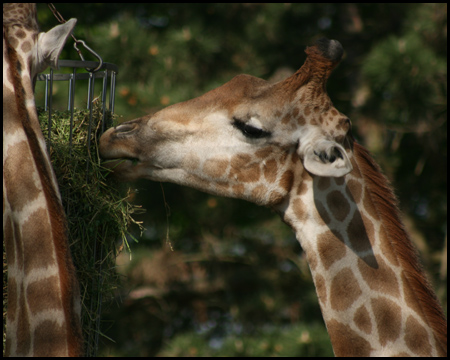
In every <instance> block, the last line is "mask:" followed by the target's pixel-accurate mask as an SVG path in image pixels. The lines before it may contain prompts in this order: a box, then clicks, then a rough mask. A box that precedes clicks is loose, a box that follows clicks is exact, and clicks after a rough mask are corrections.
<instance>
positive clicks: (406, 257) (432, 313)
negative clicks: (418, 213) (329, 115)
mask: <svg viewBox="0 0 450 360" xmlns="http://www.w3.org/2000/svg"><path fill="white" fill-rule="evenodd" d="M354 155H355V158H356V162H357V163H358V165H359V168H360V171H361V173H362V175H363V178H364V182H365V184H366V186H367V188H368V190H369V193H370V196H371V199H372V201H373V203H374V205H375V208H376V210H377V212H378V214H379V216H380V219H381V222H382V224H383V226H384V227H385V229H386V233H387V234H389V241H390V243H391V246H392V248H393V250H394V253H395V254H397V259H398V261H399V263H400V266H401V267H402V269H403V270H404V275H405V278H406V281H407V283H408V285H409V286H410V288H411V289H412V290H413V291H414V292H415V294H416V295H417V297H416V299H417V302H418V305H419V308H420V309H421V310H422V312H423V314H424V316H425V319H426V320H427V322H428V323H429V325H430V327H431V328H432V330H433V334H434V337H435V339H436V342H437V343H438V344H439V345H440V347H441V349H443V350H444V351H445V353H447V323H446V320H445V317H444V314H443V311H442V308H441V306H440V304H439V301H438V300H437V298H436V295H435V293H434V291H433V290H432V287H431V285H430V283H429V281H428V279H427V277H426V275H425V272H424V270H423V267H422V265H421V263H420V261H419V257H418V254H417V251H416V249H415V247H414V246H413V244H412V242H411V240H410V238H409V235H408V234H407V232H406V230H405V228H404V226H403V223H402V221H401V215H400V210H399V208H398V201H397V198H396V196H395V194H394V192H393V190H392V187H391V185H390V182H389V180H388V179H387V178H386V176H385V175H384V174H383V173H382V171H381V169H380V167H379V165H378V164H377V163H376V162H375V161H374V160H373V158H372V156H371V155H370V153H369V152H368V151H367V150H366V149H365V148H364V147H362V146H361V145H359V144H358V143H356V142H355V143H354Z"/></svg>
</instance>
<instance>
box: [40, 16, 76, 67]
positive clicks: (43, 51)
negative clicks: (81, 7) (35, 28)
mask: <svg viewBox="0 0 450 360" xmlns="http://www.w3.org/2000/svg"><path fill="white" fill-rule="evenodd" d="M76 23H77V19H70V20H68V21H67V22H66V23H64V24H61V25H58V26H55V27H54V28H53V29H51V30H50V31H47V32H46V33H40V34H39V39H38V46H37V47H36V50H37V54H36V59H35V61H34V63H35V64H37V65H36V69H35V73H36V74H37V73H39V72H41V71H44V70H45V69H46V68H47V66H51V67H52V68H54V69H56V68H58V58H59V55H60V54H61V51H62V49H63V47H64V44H65V43H66V40H67V38H68V37H69V35H70V34H71V33H72V30H73V28H74V27H75V24H76Z"/></svg>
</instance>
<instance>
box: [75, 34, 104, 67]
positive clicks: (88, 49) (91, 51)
mask: <svg viewBox="0 0 450 360" xmlns="http://www.w3.org/2000/svg"><path fill="white" fill-rule="evenodd" d="M77 44H81V45H83V46H84V48H85V49H86V50H87V51H89V52H90V53H91V54H92V55H94V56H95V57H96V58H97V59H98V66H97V67H96V68H95V69H88V68H86V70H87V71H89V72H96V71H98V70H100V69H101V67H102V66H103V59H102V57H101V56H100V55H99V54H97V53H96V52H95V51H94V50H92V49H91V48H90V47H89V46H87V45H86V43H85V42H84V40H78V39H77V40H76V41H75V42H74V43H73V47H74V48H75V50H76V51H77V53H78V55H80V58H81V60H83V61H85V60H84V57H83V54H82V53H81V51H80V49H78V47H77Z"/></svg>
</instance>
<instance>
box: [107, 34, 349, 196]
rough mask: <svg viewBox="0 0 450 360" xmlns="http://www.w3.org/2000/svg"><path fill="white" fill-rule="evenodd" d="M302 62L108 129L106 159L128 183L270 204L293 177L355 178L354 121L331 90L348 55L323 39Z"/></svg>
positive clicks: (244, 77)
mask: <svg viewBox="0 0 450 360" xmlns="http://www.w3.org/2000/svg"><path fill="white" fill-rule="evenodd" d="M306 54H307V59H306V61H305V63H304V64H303V66H302V67H301V68H300V69H299V70H298V71H297V72H296V73H295V74H294V75H292V76H291V77H289V78H287V79H286V80H284V81H281V82H278V83H276V84H270V83H268V82H266V81H264V80H262V79H259V78H256V77H253V76H249V75H239V76H236V77H235V78H233V79H232V80H230V81H229V82H227V83H225V84H224V85H222V86H220V87H218V88H216V89H214V90H211V91H209V92H207V93H206V94H204V95H202V96H200V97H198V98H195V99H192V100H189V101H186V102H182V103H178V104H175V105H172V106H169V107H167V108H165V109H163V110H161V111H159V112H157V113H155V114H153V115H148V116H144V117H142V118H139V119H136V120H132V121H129V122H126V123H123V124H121V125H119V126H117V127H116V128H112V129H109V130H108V131H107V132H106V133H105V134H104V135H103V136H102V137H101V139H100V152H101V155H102V156H103V157H104V158H105V159H114V161H111V162H108V163H107V164H108V166H110V167H113V168H114V171H115V172H116V174H117V175H118V176H119V177H121V178H122V179H124V180H134V179H137V178H148V179H151V180H156V181H169V182H174V183H178V184H182V185H187V186H191V187H194V188H198V189H201V190H204V191H207V192H211V193H214V194H218V195H224V196H229V197H237V198H243V199H246V200H249V201H252V202H255V203H258V204H264V205H274V204H276V203H279V202H280V201H281V200H283V198H284V197H285V196H286V195H287V193H288V192H289V191H290V189H291V187H292V184H293V178H294V173H296V172H297V171H303V169H306V170H307V171H308V172H309V173H310V174H313V175H317V176H327V177H330V176H331V177H341V176H344V175H345V174H347V173H349V172H350V171H351V170H352V165H351V163H350V160H349V157H348V155H347V152H346V149H347V150H348V151H349V150H350V145H351V135H350V127H351V126H350V121H349V119H348V118H347V117H346V116H345V115H343V114H341V113H339V112H338V111H337V110H336V109H335V108H334V107H333V105H332V103H331V101H330V98H329V97H328V95H327V93H326V90H325V85H326V81H327V79H328V77H329V75H330V73H331V71H332V70H333V68H334V67H335V66H336V65H337V64H338V62H339V60H340V59H341V57H342V54H343V49H342V46H341V44H340V43H339V42H337V41H335V40H328V39H321V40H319V41H317V42H316V44H315V45H314V46H311V47H308V48H307V49H306Z"/></svg>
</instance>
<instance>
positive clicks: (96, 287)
mask: <svg viewBox="0 0 450 360" xmlns="http://www.w3.org/2000/svg"><path fill="white" fill-rule="evenodd" d="M38 114H39V120H40V124H41V128H42V131H43V133H44V137H45V138H46V141H47V143H48V138H47V136H48V113H47V112H45V111H43V110H42V109H41V110H39V109H38ZM106 117H107V119H105V120H104V121H106V123H111V122H112V121H113V119H112V117H111V114H110V113H108V112H107V114H106ZM73 124H74V125H73V134H72V144H71V145H70V141H69V134H70V111H54V112H53V113H52V128H51V140H50V143H51V147H50V158H51V161H52V165H53V169H54V171H55V174H56V178H57V181H58V185H59V190H60V193H61V197H62V202H63V206H64V209H65V211H66V216H67V222H68V229H69V230H68V231H69V243H70V249H71V253H72V257H73V259H74V263H75V266H76V268H77V276H78V281H79V283H80V291H81V303H82V324H83V336H84V339H85V351H86V355H87V356H89V355H91V356H92V355H94V356H95V354H96V350H97V346H98V336H99V335H102V334H101V332H100V326H99V323H100V307H101V304H102V302H105V301H107V300H111V299H112V297H113V296H114V291H115V289H117V287H118V285H119V275H118V274H117V272H116V271H115V258H116V256H117V254H118V252H120V251H121V250H122V249H123V247H126V248H127V249H128V250H129V245H128V241H127V238H130V237H131V238H132V239H133V240H135V241H137V240H136V239H135V238H134V237H133V236H132V235H131V234H130V233H129V232H128V227H129V226H130V225H131V224H133V223H134V224H137V225H138V226H139V228H140V230H141V231H142V229H143V228H142V225H141V223H140V222H137V221H135V220H134V219H133V217H132V215H133V214H135V213H139V212H143V209H142V208H141V207H139V206H136V205H132V204H130V203H129V202H128V201H127V198H128V195H129V192H130V190H129V189H128V191H127V193H126V195H125V196H124V195H123V191H120V190H119V188H121V187H122V188H123V185H120V184H118V183H117V182H116V181H115V180H114V179H113V177H112V176H108V175H109V174H110V170H108V169H105V168H104V167H102V166H101V161H100V156H99V153H98V148H97V146H98V137H100V135H101V134H100V131H99V130H100V129H101V124H102V109H101V106H100V104H98V103H95V104H94V107H93V116H92V125H91V133H90V137H91V139H90V146H89V147H88V145H87V144H88V136H89V131H88V127H89V110H78V109H75V110H74V120H73ZM103 336H104V335H103Z"/></svg>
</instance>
